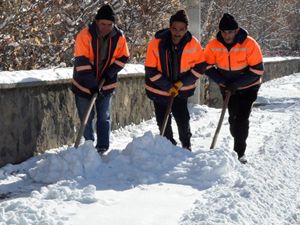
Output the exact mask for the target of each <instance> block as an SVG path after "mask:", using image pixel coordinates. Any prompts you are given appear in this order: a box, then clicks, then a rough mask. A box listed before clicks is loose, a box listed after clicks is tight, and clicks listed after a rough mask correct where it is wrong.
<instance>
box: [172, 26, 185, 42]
mask: <svg viewBox="0 0 300 225" xmlns="http://www.w3.org/2000/svg"><path fill="white" fill-rule="evenodd" d="M169 29H170V31H171V35H172V41H173V43H174V44H178V43H179V42H180V41H181V39H182V38H183V36H184V35H185V34H186V32H187V25H186V24H185V23H183V22H177V21H175V22H173V23H172V24H171V25H170V28H169Z"/></svg>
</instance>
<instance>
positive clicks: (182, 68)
mask: <svg viewBox="0 0 300 225" xmlns="http://www.w3.org/2000/svg"><path fill="white" fill-rule="evenodd" d="M188 24H189V21H188V17H187V15H186V13H185V11H184V10H179V11H178V12H176V13H175V14H174V15H173V16H171V18H170V24H169V28H166V29H163V30H160V31H158V32H157V33H156V34H155V37H154V38H153V39H152V40H151V41H150V42H149V45H148V50H147V55H146V60H145V73H146V75H145V82H146V84H145V88H146V93H147V96H148V97H149V98H150V99H151V100H152V101H153V103H154V109H155V116H156V121H157V125H158V127H159V129H160V130H162V125H163V122H164V116H165V113H166V111H167V107H168V102H169V101H170V99H171V98H174V102H173V105H172V109H171V112H172V116H174V118H175V121H176V123H177V127H178V133H179V139H180V142H181V145H182V147H183V148H185V149H187V150H190V151H191V136H192V134H191V129H190V124H189V121H190V115H189V111H188V107H187V99H188V97H190V96H192V95H193V94H194V90H195V88H196V85H195V82H196V81H197V79H199V77H200V76H201V75H202V74H203V73H204V71H205V69H206V64H205V60H204V54H203V51H202V48H201V45H200V43H199V41H198V40H197V39H196V38H195V37H193V36H192V34H191V33H190V32H189V31H188ZM164 136H165V137H166V138H167V139H169V140H170V141H171V142H172V143H173V144H174V145H176V141H175V139H174V138H173V131H172V127H171V116H169V118H168V121H167V125H166V129H165V133H164Z"/></svg>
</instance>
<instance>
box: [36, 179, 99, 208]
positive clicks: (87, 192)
mask: <svg viewBox="0 0 300 225" xmlns="http://www.w3.org/2000/svg"><path fill="white" fill-rule="evenodd" d="M95 192H96V187H95V186H94V185H88V186H86V187H84V188H83V189H80V188H78V183H77V182H75V181H60V182H58V183H56V184H53V185H49V186H47V187H42V188H41V190H40V191H33V192H32V193H31V197H33V198H36V199H55V200H62V201H72V200H73V201H78V202H81V203H85V204H89V203H93V202H96V201H97V199H96V197H95Z"/></svg>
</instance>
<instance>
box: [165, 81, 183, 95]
mask: <svg viewBox="0 0 300 225" xmlns="http://www.w3.org/2000/svg"><path fill="white" fill-rule="evenodd" d="M182 85H183V84H182V82H181V81H177V82H176V83H174V84H173V86H172V87H171V88H170V89H169V91H168V92H169V94H170V95H171V96H172V97H176V96H177V95H178V93H179V89H180V88H181V87H182Z"/></svg>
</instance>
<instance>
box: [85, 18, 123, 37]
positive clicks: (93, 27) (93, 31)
mask: <svg viewBox="0 0 300 225" xmlns="http://www.w3.org/2000/svg"><path fill="white" fill-rule="evenodd" d="M88 27H89V31H90V33H91V34H92V36H93V37H95V38H97V25H96V21H93V22H92V23H90V24H89V25H88ZM115 35H119V36H121V35H123V31H122V30H121V29H119V28H118V27H117V26H116V25H114V28H113V31H112V33H111V34H110V37H113V36H115Z"/></svg>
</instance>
